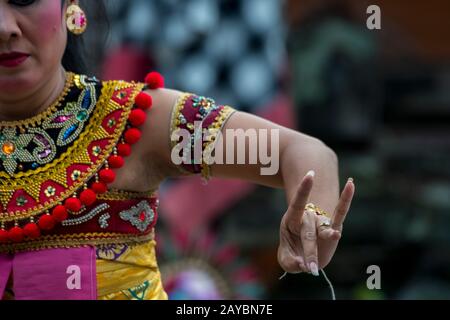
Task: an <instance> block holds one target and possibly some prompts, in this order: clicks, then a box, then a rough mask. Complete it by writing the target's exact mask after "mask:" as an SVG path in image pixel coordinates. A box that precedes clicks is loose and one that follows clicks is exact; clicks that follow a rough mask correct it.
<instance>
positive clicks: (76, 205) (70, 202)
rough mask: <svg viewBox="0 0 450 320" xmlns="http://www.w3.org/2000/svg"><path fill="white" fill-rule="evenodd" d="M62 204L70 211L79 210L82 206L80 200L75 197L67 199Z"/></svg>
mask: <svg viewBox="0 0 450 320" xmlns="http://www.w3.org/2000/svg"><path fill="white" fill-rule="evenodd" d="M64 206H65V207H66V209H67V210H69V211H72V212H80V211H81V208H82V207H83V205H82V204H81V201H80V200H78V199H77V198H70V199H67V200H66V202H65V203H64Z"/></svg>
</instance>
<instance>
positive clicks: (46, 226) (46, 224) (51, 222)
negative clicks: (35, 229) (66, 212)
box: [38, 214, 56, 231]
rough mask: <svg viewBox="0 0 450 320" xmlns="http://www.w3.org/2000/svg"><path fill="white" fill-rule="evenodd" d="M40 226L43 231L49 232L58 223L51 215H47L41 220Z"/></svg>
mask: <svg viewBox="0 0 450 320" xmlns="http://www.w3.org/2000/svg"><path fill="white" fill-rule="evenodd" d="M38 225H39V228H41V229H42V230H46V231H49V230H52V229H53V228H54V227H55V225H56V221H55V218H53V217H52V216H51V215H49V214H46V215H44V216H42V217H41V218H40V219H39V221H38Z"/></svg>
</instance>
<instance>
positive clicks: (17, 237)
mask: <svg viewBox="0 0 450 320" xmlns="http://www.w3.org/2000/svg"><path fill="white" fill-rule="evenodd" d="M24 238H25V233H24V232H23V229H22V228H20V227H18V226H15V227H14V228H12V229H11V230H9V239H10V240H11V241H12V242H16V243H17V242H21V241H23V239H24Z"/></svg>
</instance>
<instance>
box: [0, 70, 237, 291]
mask: <svg viewBox="0 0 450 320" xmlns="http://www.w3.org/2000/svg"><path fill="white" fill-rule="evenodd" d="M162 86H163V79H162V77H161V76H160V75H159V74H157V73H151V74H149V75H148V76H147V78H146V81H145V83H128V82H123V81H108V82H100V81H98V80H97V79H95V78H89V77H87V76H83V75H75V74H71V73H68V74H67V80H66V85H65V88H64V91H63V93H62V94H61V96H60V98H59V99H58V101H56V102H55V103H54V104H53V105H52V106H50V107H49V108H48V109H47V110H46V111H45V112H44V113H42V114H40V115H38V116H36V117H34V118H31V119H27V120H24V121H19V122H0V298H1V296H2V295H3V291H5V297H6V298H21V299H22V298H23V299H26V298H39V297H42V298H49V299H58V298H82V299H86V298H92V299H108V300H110V299H142V300H146V299H167V298H168V297H167V294H166V293H165V291H164V288H163V285H162V280H161V274H160V271H159V268H158V264H157V260H156V255H155V246H156V242H155V239H154V234H155V226H156V223H157V220H158V205H159V202H158V198H157V196H156V193H155V192H154V191H152V192H148V193H144V194H142V193H134V192H127V191H121V190H111V189H110V188H109V187H108V185H110V184H112V183H113V182H114V181H115V177H116V174H115V171H114V170H115V169H119V168H121V167H123V166H124V163H125V159H126V158H127V157H128V156H130V154H131V152H132V146H133V145H134V144H136V143H138V142H139V141H140V139H141V136H142V133H141V131H140V129H139V128H140V127H141V126H142V125H143V124H144V123H145V121H146V119H147V117H148V112H147V111H148V110H149V109H151V108H152V107H158V106H153V100H152V98H151V96H150V95H149V94H147V93H146V92H145V90H146V89H158V88H161V87H162ZM233 112H234V110H233V109H232V108H230V107H228V106H218V105H216V104H215V102H214V101H213V100H211V99H208V98H205V97H199V96H196V95H194V94H189V93H185V94H183V95H182V97H181V98H180V99H179V101H178V102H177V103H176V105H175V106H174V110H173V113H172V120H171V121H172V123H171V135H172V134H173V133H174V132H176V131H177V130H180V129H185V130H188V131H189V132H191V133H192V134H194V138H193V139H192V141H190V143H189V144H188V145H187V148H188V149H190V150H193V149H194V143H195V142H196V138H195V126H196V124H197V123H200V127H201V128H202V129H203V131H204V130H208V131H211V130H214V129H215V130H221V128H222V127H223V125H224V123H225V122H226V120H227V119H228V118H229V117H230V116H231V114H232V113H233ZM213 141H214V139H212V140H211V141H210V142H205V143H202V149H203V150H205V149H206V148H208V147H209V148H211V147H212V146H213ZM141 143H143V142H141ZM180 169H181V170H182V171H183V172H185V173H187V174H200V173H202V174H203V176H204V177H205V178H207V177H209V174H210V173H209V166H208V165H207V164H206V163H204V162H200V163H198V162H195V161H191V162H186V163H185V164H183V165H182V166H181V168H180ZM44 257H45V258H44ZM32 262H33V263H35V265H30V264H31V263H32ZM78 264H80V265H81V266H78ZM60 266H61V267H60ZM63 267H64V270H63V269H62V268H63ZM78 267H79V269H78ZM33 268H35V270H40V271H39V273H40V276H42V277H41V278H39V279H34V278H36V277H35V276H34V275H33V274H34V273H33V272H32V273H29V272H28V271H27V270H29V269H33ZM52 268H53V271H52ZM60 268H61V270H60ZM27 272H28V273H27ZM52 272H53V273H54V274H53V275H52ZM71 272H73V275H74V278H73V279H72V280H73V282H71V281H72V280H71V278H70V275H71V274H72V273H71ZM35 273H36V272H35ZM47 273H48V280H47V278H46V274H47ZM78 273H80V274H81V277H82V281H86V283H90V284H91V285H90V286H87V289H86V290H87V291H86V292H85V295H82V294H80V292H78V291H77V290H84V289H79V287H80V288H81V287H83V288H86V286H81V285H79V284H78V283H77V278H76V275H77V274H78ZM13 274H14V275H13ZM60 277H61V279H66V280H67V281H64V282H63V281H62V280H61V281H59V280H58V279H59V278H60ZM83 277H84V278H83ZM43 279H45V281H48V282H44V280H43ZM58 281H59V282H58ZM52 285H54V288H53V287H52V288H53V289H52V290H53V292H52V293H49V295H48V296H46V295H45V292H46V286H48V287H49V288H50V287H51V286H52ZM37 288H39V290H37ZM36 292H39V293H42V294H43V296H39V295H37V293H36ZM52 294H53V295H54V296H52Z"/></svg>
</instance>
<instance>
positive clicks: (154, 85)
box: [145, 72, 164, 89]
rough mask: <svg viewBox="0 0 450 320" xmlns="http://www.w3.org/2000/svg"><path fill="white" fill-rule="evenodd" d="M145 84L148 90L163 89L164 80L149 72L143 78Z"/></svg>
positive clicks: (157, 74) (160, 76)
mask: <svg viewBox="0 0 450 320" xmlns="http://www.w3.org/2000/svg"><path fill="white" fill-rule="evenodd" d="M145 83H146V84H147V85H148V87H149V88H150V89H159V88H164V78H163V76H162V75H161V74H160V73H158V72H150V73H149V74H148V75H147V76H146V77H145Z"/></svg>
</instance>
